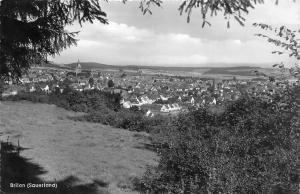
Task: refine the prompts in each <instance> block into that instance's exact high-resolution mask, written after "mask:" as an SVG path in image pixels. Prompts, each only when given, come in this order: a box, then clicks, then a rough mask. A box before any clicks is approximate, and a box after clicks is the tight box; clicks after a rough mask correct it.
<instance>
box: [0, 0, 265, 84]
mask: <svg viewBox="0 0 300 194" xmlns="http://www.w3.org/2000/svg"><path fill="white" fill-rule="evenodd" d="M123 2H126V0H123ZM0 3H1V4H0V30H1V32H0V63H1V66H0V77H1V78H6V79H7V78H8V77H11V78H14V79H18V78H20V77H21V76H22V74H23V73H26V72H27V70H28V69H29V68H30V66H31V65H33V64H39V63H40V62H41V61H46V62H47V56H48V55H50V56H54V55H57V54H59V53H60V52H61V51H62V50H63V49H66V48H68V47H70V46H72V45H76V42H77V40H76V35H77V34H78V32H67V31H66V30H65V27H66V26H67V25H72V24H74V23H75V22H79V24H80V25H81V24H82V23H83V22H87V21H88V22H91V23H92V22H93V21H95V20H97V21H100V22H101V23H103V24H106V23H107V19H106V13H105V12H104V11H102V9H101V7H100V4H99V0H64V1H63V0H51V1H49V0H22V1H21V0H2V1H0ZM261 3H263V1H262V0H235V1H228V0H215V1H203V0H184V1H183V2H182V3H181V5H180V6H179V11H180V14H182V13H183V12H185V13H187V21H188V22H189V21H190V16H191V13H192V10H193V9H194V8H198V9H200V11H201V13H202V20H203V25H202V26H203V27H204V26H205V25H206V24H208V25H210V23H209V22H208V21H207V15H208V14H210V15H211V16H213V15H216V14H217V13H222V14H224V16H225V19H226V20H228V22H227V25H228V27H229V18H230V16H233V18H235V19H236V20H237V21H238V22H239V23H240V24H241V25H243V22H244V21H245V18H244V17H243V14H246V13H248V12H249V9H250V8H254V6H255V4H261ZM153 4H154V5H156V6H161V5H162V0H141V1H140V9H141V10H142V12H143V13H144V14H146V13H150V14H151V13H152V12H151V9H150V7H151V6H152V5H153Z"/></svg>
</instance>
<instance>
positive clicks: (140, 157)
mask: <svg viewBox="0 0 300 194" xmlns="http://www.w3.org/2000/svg"><path fill="white" fill-rule="evenodd" d="M78 114H79V113H74V112H69V111H66V110H64V109H61V108H58V107H56V106H54V105H46V104H33V103H30V102H0V132H2V135H1V140H6V139H7V137H8V136H9V138H10V140H12V142H17V140H18V139H19V140H20V144H21V146H22V147H25V148H29V149H27V150H24V151H23V152H22V156H24V157H26V158H31V159H32V161H33V162H35V163H37V164H39V165H41V166H42V167H43V168H45V170H46V171H48V172H47V173H46V174H44V175H43V176H42V178H43V179H45V180H47V181H52V180H54V179H56V180H60V179H63V178H65V177H68V176H70V175H73V176H75V177H77V178H79V179H80V180H81V181H82V182H87V183H88V182H91V181H93V180H101V181H104V182H107V183H109V187H108V190H109V191H111V193H112V194H117V193H134V192H130V191H128V192H127V191H125V190H126V189H125V190H124V189H120V188H122V187H126V185H130V179H132V178H133V177H140V176H141V175H142V174H143V172H144V171H145V167H146V165H155V164H156V163H157V159H158V158H157V155H156V154H155V153H153V152H151V151H149V150H146V149H140V148H138V147H140V146H141V145H142V143H145V141H146V140H145V137H144V136H145V135H146V134H143V133H139V134H138V133H134V132H129V131H126V130H122V129H116V128H112V127H109V126H105V125H101V124H94V123H87V122H75V121H72V120H69V119H68V117H69V116H76V115H78Z"/></svg>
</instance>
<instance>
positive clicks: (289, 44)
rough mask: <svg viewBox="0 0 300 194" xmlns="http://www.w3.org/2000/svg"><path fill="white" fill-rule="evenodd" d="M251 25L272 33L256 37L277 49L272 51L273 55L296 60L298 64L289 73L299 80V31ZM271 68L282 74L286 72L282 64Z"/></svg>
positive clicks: (257, 24)
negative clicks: (278, 70) (286, 56)
mask: <svg viewBox="0 0 300 194" xmlns="http://www.w3.org/2000/svg"><path fill="white" fill-rule="evenodd" d="M253 25H254V26H255V27H258V28H260V29H263V30H266V31H271V32H273V35H265V34H262V33H258V34H256V36H258V37H262V38H265V39H267V41H268V42H269V43H271V44H274V45H275V46H277V47H279V50H276V51H272V53H273V54H278V55H282V54H287V55H288V56H289V57H292V58H294V59H296V61H298V62H296V63H295V64H294V67H292V68H289V73H290V74H291V75H292V76H294V77H298V78H300V67H299V64H300V63H299V61H300V29H298V30H291V29H289V28H287V27H286V26H280V27H273V26H271V25H268V24H262V23H254V24H253ZM273 67H277V68H279V69H280V70H281V71H282V73H284V71H285V70H286V68H285V64H284V63H283V62H281V63H278V64H274V65H273Z"/></svg>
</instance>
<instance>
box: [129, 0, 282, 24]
mask: <svg viewBox="0 0 300 194" xmlns="http://www.w3.org/2000/svg"><path fill="white" fill-rule="evenodd" d="M124 1H126V0H124ZM263 3H264V1H263V0H232V1H229V0H214V1H203V0H184V1H182V3H181V4H180V6H179V8H178V10H179V12H180V15H182V14H183V13H186V14H187V22H190V18H191V15H192V11H193V10H194V9H200V12H201V15H202V18H201V19H202V20H203V23H202V27H204V26H205V25H209V26H210V25H211V24H210V23H209V22H208V20H207V16H209V15H210V16H214V15H217V14H218V13H221V14H223V15H224V17H225V19H226V20H227V27H228V28H229V27H230V23H229V20H230V18H231V17H233V18H234V19H235V20H236V21H237V22H238V23H239V24H241V25H242V26H243V25H244V22H245V18H244V17H243V14H248V13H249V9H250V8H252V9H254V7H255V5H256V4H263ZM276 3H278V0H277V1H276ZM162 4H163V1H162V0H142V1H141V3H140V8H141V10H142V12H143V13H144V14H146V13H150V14H152V12H151V6H152V5H155V6H161V5H162Z"/></svg>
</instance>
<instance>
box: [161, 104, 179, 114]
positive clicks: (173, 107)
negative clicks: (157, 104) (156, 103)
mask: <svg viewBox="0 0 300 194" xmlns="http://www.w3.org/2000/svg"><path fill="white" fill-rule="evenodd" d="M179 110H181V107H180V106H179V105H178V104H172V105H170V104H168V105H163V106H162V107H161V109H160V111H161V112H175V111H179Z"/></svg>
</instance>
